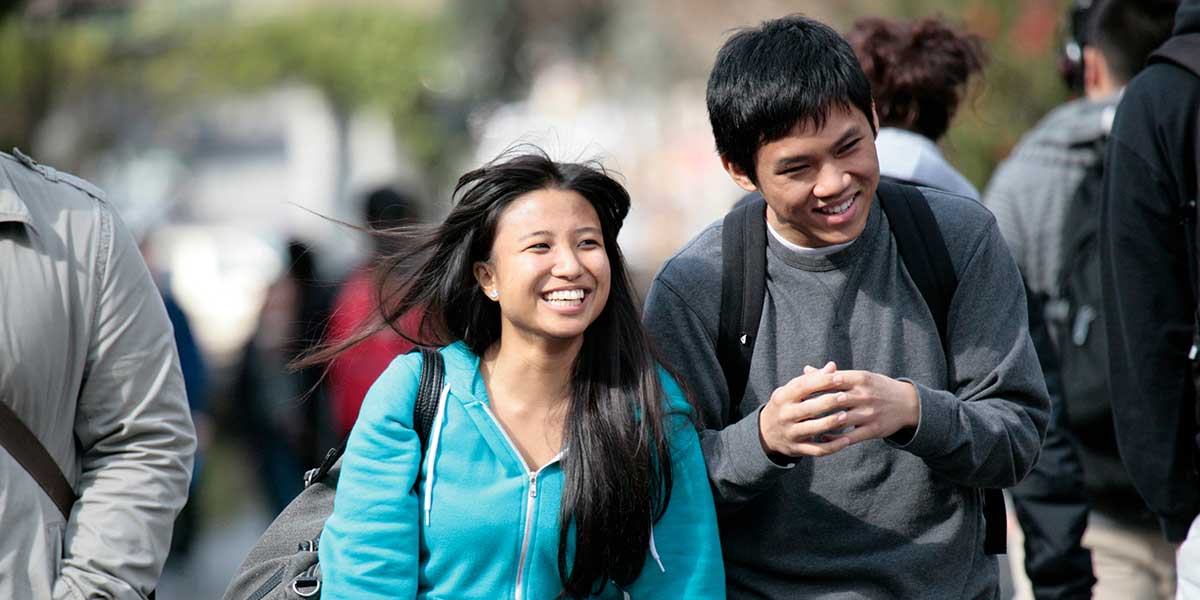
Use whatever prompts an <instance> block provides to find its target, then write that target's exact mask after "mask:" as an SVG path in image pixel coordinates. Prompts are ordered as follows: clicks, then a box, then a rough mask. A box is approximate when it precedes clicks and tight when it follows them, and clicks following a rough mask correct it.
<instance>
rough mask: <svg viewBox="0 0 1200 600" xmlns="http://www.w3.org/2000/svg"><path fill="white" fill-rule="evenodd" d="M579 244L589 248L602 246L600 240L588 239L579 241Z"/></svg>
mask: <svg viewBox="0 0 1200 600" xmlns="http://www.w3.org/2000/svg"><path fill="white" fill-rule="evenodd" d="M579 245H580V246H583V247H588V248H598V247H599V246H600V242H599V241H597V240H592V239H587V240H583V241H581V242H579Z"/></svg>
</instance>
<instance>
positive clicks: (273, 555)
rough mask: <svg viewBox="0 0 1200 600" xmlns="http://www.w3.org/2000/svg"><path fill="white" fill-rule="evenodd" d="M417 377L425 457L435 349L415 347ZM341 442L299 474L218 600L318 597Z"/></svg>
mask: <svg viewBox="0 0 1200 600" xmlns="http://www.w3.org/2000/svg"><path fill="white" fill-rule="evenodd" d="M419 350H420V352H421V378H420V387H419V388H418V390H417V399H416V403H415V404H414V406H413V427H414V428H415V429H416V432H417V437H418V438H419V439H420V441H421V451H422V454H424V450H425V448H426V447H427V446H428V442H429V431H430V429H432V425H433V419H434V415H436V414H437V409H438V402H439V400H440V397H441V391H442V383H443V381H444V379H445V369H444V364H443V360H442V355H441V354H440V353H438V351H437V350H434V349H431V348H426V347H419ZM345 450H346V443H345V442H344V441H343V442H342V444H341V445H339V446H338V447H336V448H332V449H330V450H329V453H328V454H326V455H325V459H324V460H323V461H322V462H321V465H320V466H319V467H317V468H315V469H312V470H311V471H309V472H307V473H305V474H304V491H303V492H301V493H300V495H298V496H296V498H295V499H294V500H292V502H291V503H290V504H288V505H287V508H285V509H284V510H283V512H281V513H279V516H278V517H276V518H275V520H274V521H273V522H272V523H271V525H270V527H267V530H266V532H264V533H263V534H262V537H260V538H259V540H258V543H256V544H255V545H254V548H252V549H251V550H250V553H249V554H248V555H247V556H246V559H245V560H244V561H243V562H242V566H241V567H240V568H238V574H237V576H236V577H234V579H233V581H232V582H230V584H229V588H228V589H226V590H225V595H224V596H223V600H299V599H313V598H320V597H321V569H320V565H319V564H318V563H317V544H318V542H319V540H320V539H321V530H322V529H324V527H325V520H326V519H328V518H329V515H330V514H331V513H332V512H333V498H334V494H335V492H336V491H337V483H338V476H339V474H340V473H341V465H342V453H343V452H345Z"/></svg>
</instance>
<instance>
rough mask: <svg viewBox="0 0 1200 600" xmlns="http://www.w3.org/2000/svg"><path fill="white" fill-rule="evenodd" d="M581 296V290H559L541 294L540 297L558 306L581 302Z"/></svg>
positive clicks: (582, 294)
mask: <svg viewBox="0 0 1200 600" xmlns="http://www.w3.org/2000/svg"><path fill="white" fill-rule="evenodd" d="M583 296H584V291H583V290H559V291H556V292H550V293H549V294H543V295H542V297H543V298H545V299H546V301H547V302H549V303H550V304H557V305H559V306H575V305H578V304H581V303H583Z"/></svg>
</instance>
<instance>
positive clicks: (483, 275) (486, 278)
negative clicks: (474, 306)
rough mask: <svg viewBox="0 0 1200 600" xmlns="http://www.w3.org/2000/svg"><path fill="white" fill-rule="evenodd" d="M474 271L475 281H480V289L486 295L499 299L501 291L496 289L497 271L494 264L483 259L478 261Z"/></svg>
mask: <svg viewBox="0 0 1200 600" xmlns="http://www.w3.org/2000/svg"><path fill="white" fill-rule="evenodd" d="M474 272H475V281H476V282H478V283H479V289H480V290H481V291H482V292H483V293H484V295H485V296H487V297H488V298H491V299H492V300H497V299H499V297H500V292H499V290H497V289H496V273H495V271H493V270H492V265H490V264H488V263H486V262H483V261H480V262H477V263H475V267H474Z"/></svg>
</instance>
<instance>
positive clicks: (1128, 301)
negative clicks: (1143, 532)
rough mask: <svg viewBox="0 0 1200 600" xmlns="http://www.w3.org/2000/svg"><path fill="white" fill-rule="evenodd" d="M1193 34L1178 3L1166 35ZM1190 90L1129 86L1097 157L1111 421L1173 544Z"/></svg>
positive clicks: (1185, 306)
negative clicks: (1101, 166) (1101, 157)
mask: <svg viewBox="0 0 1200 600" xmlns="http://www.w3.org/2000/svg"><path fill="white" fill-rule="evenodd" d="M1189 32H1200V0H1184V2H1183V3H1182V4H1181V5H1180V8H1179V11H1178V13H1176V21H1175V32H1174V33H1175V35H1179V34H1181V33H1189ZM1198 110H1200V78H1197V77H1196V76H1195V75H1193V74H1192V73H1191V72H1189V71H1187V70H1185V69H1183V68H1181V67H1179V66H1176V65H1174V64H1167V63H1155V64H1152V65H1150V66H1149V67H1147V68H1146V69H1144V70H1143V71H1142V72H1141V73H1140V74H1139V75H1138V76H1137V77H1135V78H1134V79H1133V81H1132V82H1130V84H1129V86H1128V88H1127V89H1126V91H1125V96H1124V98H1123V99H1122V101H1121V104H1120V107H1119V108H1118V110H1117V117H1116V121H1115V122H1114V124H1113V131H1112V135H1111V137H1110V138H1109V141H1108V145H1107V152H1106V157H1105V182H1104V200H1103V208H1102V214H1101V234H1102V237H1103V242H1102V249H1101V256H1102V261H1103V266H1102V278H1103V279H1102V281H1103V287H1104V314H1105V316H1106V321H1107V331H1108V335H1109V359H1110V370H1111V374H1112V378H1111V386H1112V391H1113V394H1112V397H1113V417H1114V421H1115V424H1116V430H1117V441H1118V444H1119V446H1120V449H1121V456H1122V459H1123V460H1124V461H1125V464H1126V466H1127V467H1128V470H1129V473H1130V475H1131V476H1132V477H1133V480H1134V485H1135V486H1136V487H1137V489H1138V492H1139V493H1140V494H1141V495H1142V497H1143V498H1144V499H1145V500H1146V503H1147V504H1148V505H1149V507H1150V509H1151V510H1152V511H1154V513H1155V514H1156V515H1157V516H1158V518H1159V521H1160V524H1161V526H1162V529H1163V533H1164V534H1165V535H1166V537H1167V539H1168V540H1171V541H1174V542H1178V541H1181V540H1183V539H1184V537H1186V535H1187V529H1188V526H1189V525H1190V524H1191V521H1192V519H1193V518H1195V516H1196V515H1197V513H1198V512H1200V480H1198V478H1197V475H1196V470H1195V469H1196V464H1195V450H1196V447H1195V439H1194V438H1195V435H1196V433H1197V426H1196V417H1195V402H1196V393H1195V388H1194V386H1193V383H1192V379H1191V371H1190V365H1189V360H1188V349H1189V347H1190V346H1191V343H1192V337H1193V332H1194V330H1195V319H1194V310H1195V308H1196V297H1195V294H1194V293H1193V292H1192V287H1191V278H1192V276H1193V273H1192V272H1191V270H1190V268H1189V260H1190V258H1189V256H1188V236H1189V235H1190V233H1189V231H1195V229H1196V223H1195V220H1194V218H1193V215H1194V211H1193V210H1191V209H1189V208H1187V203H1188V201H1189V200H1191V199H1194V198H1195V197H1196V194H1197V190H1196V168H1197V167H1196V164H1197V160H1200V157H1198V156H1196V139H1195V137H1196V135H1197V133H1196V127H1197V122H1196V120H1197V111H1198Z"/></svg>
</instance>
